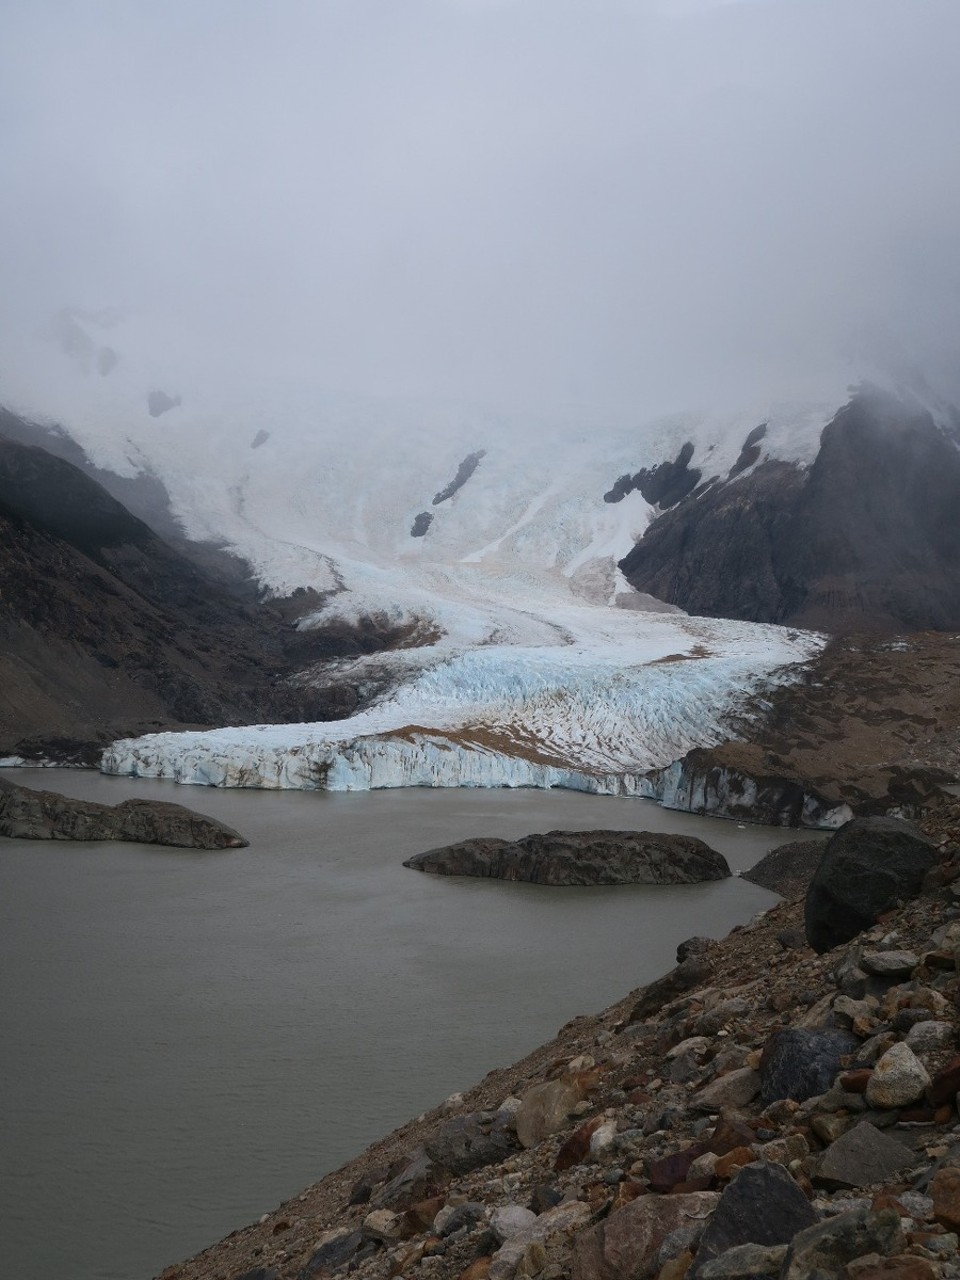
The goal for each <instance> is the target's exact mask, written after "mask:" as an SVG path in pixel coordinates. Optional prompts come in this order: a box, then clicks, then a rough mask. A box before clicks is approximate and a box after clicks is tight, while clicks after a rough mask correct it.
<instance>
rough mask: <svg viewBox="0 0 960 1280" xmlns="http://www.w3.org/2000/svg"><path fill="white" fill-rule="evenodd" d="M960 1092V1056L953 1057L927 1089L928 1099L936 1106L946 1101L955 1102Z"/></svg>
mask: <svg viewBox="0 0 960 1280" xmlns="http://www.w3.org/2000/svg"><path fill="white" fill-rule="evenodd" d="M958 1093H960V1057H956V1058H951V1059H950V1061H949V1062H948V1063H947V1065H946V1066H945V1067H941V1069H940V1070H939V1071H938V1072H937V1074H936V1075H935V1076H934V1077H933V1080H932V1081H931V1082H930V1087H929V1089H927V1100H928V1101H929V1102H930V1103H931V1105H932V1106H934V1107H939V1106H941V1105H942V1104H943V1103H945V1102H953V1100H954V1098H956V1096H957V1094H958Z"/></svg>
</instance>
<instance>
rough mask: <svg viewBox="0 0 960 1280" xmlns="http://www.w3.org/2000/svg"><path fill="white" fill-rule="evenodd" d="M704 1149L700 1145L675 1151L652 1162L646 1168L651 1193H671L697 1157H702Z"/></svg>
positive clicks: (682, 1179) (684, 1177) (683, 1178)
mask: <svg viewBox="0 0 960 1280" xmlns="http://www.w3.org/2000/svg"><path fill="white" fill-rule="evenodd" d="M704 1150H705V1148H704V1147H703V1146H702V1145H701V1144H700V1143H695V1144H694V1145H693V1146H692V1147H687V1148H686V1149H685V1150H683V1151H677V1152H675V1153H674V1154H673V1155H672V1156H663V1157H662V1158H661V1159H660V1160H654V1161H652V1162H651V1163H650V1165H649V1166H648V1167H647V1177H648V1178H649V1179H650V1189H651V1191H672V1190H673V1188H674V1187H675V1186H676V1185H677V1183H678V1182H683V1181H684V1180H685V1179H686V1176H687V1174H688V1173H689V1172H690V1166H691V1165H692V1164H693V1162H694V1160H696V1159H697V1157H698V1156H702V1155H703V1153H704Z"/></svg>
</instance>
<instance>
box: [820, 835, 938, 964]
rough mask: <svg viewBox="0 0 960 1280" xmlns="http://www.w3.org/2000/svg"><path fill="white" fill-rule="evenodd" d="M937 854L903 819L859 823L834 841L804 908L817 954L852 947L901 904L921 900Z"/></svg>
mask: <svg viewBox="0 0 960 1280" xmlns="http://www.w3.org/2000/svg"><path fill="white" fill-rule="evenodd" d="M936 859H937V851H936V848H935V847H934V845H933V843H932V841H930V840H928V839H927V838H926V837H925V836H923V835H922V834H921V833H920V832H919V831H918V830H917V829H916V827H914V826H912V825H911V824H910V823H908V822H903V821H900V820H899V819H897V818H856V819H854V820H853V821H852V822H848V823H847V824H846V826H844V827H841V829H840V830H839V831H838V832H837V833H836V835H835V836H833V837H832V839H831V840H830V841H828V843H827V847H826V849H825V850H824V853H823V857H822V859H821V860H820V864H819V866H818V867H817V870H816V872H815V874H814V877H813V879H812V880H811V882H810V887H809V889H808V890H807V896H806V902H805V906H804V925H805V928H806V932H807V941H808V942H809V943H810V945H811V947H813V949H814V951H829V950H830V949H831V948H832V947H837V946H839V945H840V944H841V943H843V942H849V940H850V939H851V938H855V937H856V936H857V934H858V933H860V932H861V931H862V930H864V929H869V928H870V926H871V925H872V924H873V923H874V922H875V921H876V919H877V918H878V917H879V916H881V915H882V914H883V913H884V911H889V910H890V908H891V907H894V906H896V904H897V903H898V902H901V901H904V900H905V899H908V898H915V897H916V895H917V894H918V893H919V892H920V888H921V885H922V884H923V878H924V876H925V875H926V873H927V872H928V871H929V870H930V869H931V868H932V867H933V865H934V863H935V862H936Z"/></svg>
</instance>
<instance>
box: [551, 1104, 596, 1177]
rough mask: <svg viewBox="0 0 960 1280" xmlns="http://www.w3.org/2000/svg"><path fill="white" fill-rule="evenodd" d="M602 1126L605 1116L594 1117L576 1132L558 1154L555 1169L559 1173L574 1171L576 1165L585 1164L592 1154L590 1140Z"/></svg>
mask: <svg viewBox="0 0 960 1280" xmlns="http://www.w3.org/2000/svg"><path fill="white" fill-rule="evenodd" d="M602 1124H603V1116H593V1118H592V1119H590V1120H587V1121H586V1123H585V1124H582V1125H581V1126H580V1128H579V1129H576V1130H574V1132H573V1133H572V1134H571V1135H570V1137H569V1138H568V1139H567V1140H566V1142H565V1143H564V1144H563V1146H562V1147H561V1148H560V1150H559V1151H558V1152H557V1158H556V1160H555V1161H554V1165H553V1167H554V1169H556V1171H557V1172H558V1173H561V1172H562V1171H563V1170H564V1169H572V1168H573V1166H574V1165H575V1164H583V1162H584V1160H585V1159H586V1158H587V1156H588V1154H589V1152H590V1139H591V1138H592V1137H593V1135H594V1134H595V1133H596V1131H597V1130H598V1129H599V1128H600V1126H601V1125H602Z"/></svg>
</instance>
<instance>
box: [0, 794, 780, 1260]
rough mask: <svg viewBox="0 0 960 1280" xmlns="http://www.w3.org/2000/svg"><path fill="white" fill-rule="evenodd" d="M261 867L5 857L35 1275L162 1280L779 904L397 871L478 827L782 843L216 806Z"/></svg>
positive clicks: (14, 1112) (12, 1120)
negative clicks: (687, 949) (677, 960)
mask: <svg viewBox="0 0 960 1280" xmlns="http://www.w3.org/2000/svg"><path fill="white" fill-rule="evenodd" d="M4 776H5V777H8V778H10V779H11V780H12V781H18V782H22V783H25V784H26V785H28V786H34V787H43V786H47V787H51V788H54V789H57V790H61V791H63V792H66V793H68V794H70V795H76V796H84V797H87V798H91V799H97V800H106V801H108V802H111V803H112V802H115V801H119V800H122V799H126V798H128V797H130V796H134V795H136V796H148V797H158V798H163V799H169V800H175V801H177V802H179V803H182V804H189V805H191V806H192V807H194V808H197V809H200V810H202V811H204V812H207V813H210V814H213V815H215V816H217V817H219V818H222V819H223V820H224V821H226V822H229V823H230V824H231V825H232V826H235V827H237V828H238V829H239V830H241V831H242V832H243V833H244V834H245V835H246V836H247V837H248V838H249V839H250V841H251V846H250V848H249V849H242V850H232V851H224V852H216V853H197V852H192V851H182V850H172V849H159V848H155V847H150V846H143V845H121V844H108V843H104V844H82V845H81V844H58V843H53V842H49V843H47V842H37V841H13V840H0V983H2V1010H3V1037H2V1047H0V1069H2V1077H0V1078H2V1085H0V1109H2V1130H0V1162H2V1169H0V1224H2V1225H0V1230H2V1233H3V1244H2V1256H3V1259H4V1271H5V1274H9V1275H22V1276H24V1277H29V1280H67V1278H68V1280H147V1278H148V1277H150V1276H153V1275H154V1274H155V1273H157V1272H158V1271H160V1270H161V1269H162V1268H163V1267H164V1266H166V1265H168V1264H169V1263H171V1262H175V1261H177V1260H179V1259H181V1258H183V1257H186V1256H187V1255H189V1254H191V1253H194V1252H196V1251H197V1250H199V1249H201V1248H203V1247H204V1246H206V1245H208V1244H211V1243H212V1242H213V1241H214V1240H216V1239H218V1238H219V1237H221V1236H223V1235H225V1234H226V1233H227V1232H229V1231H231V1230H233V1229H234V1228H236V1227H239V1226H241V1225H244V1224H245V1223H247V1222H248V1221H250V1220H251V1219H253V1218H255V1217H257V1216H259V1214H261V1213H263V1212H265V1211H266V1210H269V1209H271V1208H273V1207H274V1206H275V1205H277V1204H278V1203H280V1201H281V1200H283V1199H284V1198H286V1197H288V1196H290V1195H291V1194H293V1193H295V1192H297V1191H299V1190H300V1189H302V1187H303V1186H304V1185H306V1184H307V1183H308V1182H311V1181H314V1180H315V1179H317V1178H318V1177H319V1176H320V1175H322V1174H323V1173H325V1172H327V1171H329V1170H330V1169H333V1168H336V1167H337V1166H338V1165H340V1164H342V1163H343V1161H344V1160H346V1159H348V1158H349V1157H351V1156H353V1155H355V1154H357V1153H358V1152H359V1151H360V1150H362V1148H363V1147H364V1146H366V1145H367V1144H368V1143H369V1142H371V1141H372V1140H373V1139H375V1138H378V1137H380V1136H382V1135H383V1134H384V1133H386V1132H388V1131H389V1130H390V1129H393V1128H395V1127H396V1126H397V1125H398V1124H401V1123H403V1122H404V1121H406V1120H407V1119H409V1118H411V1116H413V1115H415V1114H417V1113H418V1112H420V1111H422V1110H424V1109H426V1108H428V1107H431V1106H434V1105H436V1104H437V1103H438V1102H440V1101H441V1100H442V1099H443V1098H444V1097H446V1096H447V1095H449V1094H450V1093H452V1092H454V1091H455V1090H458V1089H463V1088H467V1087H469V1086H470V1085H472V1084H474V1083H476V1082H477V1081H478V1080H479V1079H480V1077H481V1076H483V1075H484V1074H485V1073H486V1072H487V1071H488V1070H490V1069H491V1068H492V1067H495V1066H499V1065H504V1064H506V1063H508V1062H511V1061H513V1060H514V1059H516V1058H518V1057H519V1056H521V1055H522V1054H523V1053H525V1052H526V1051H528V1050H530V1049H532V1048H534V1047H535V1046H536V1045H537V1044H539V1043H540V1042H542V1041H543V1040H545V1039H547V1038H548V1037H550V1036H552V1035H553V1034H554V1033H555V1032H556V1031H557V1030H558V1029H559V1028H560V1026H561V1025H562V1024H563V1023H564V1022H566V1021H568V1019H570V1018H571V1017H573V1016H574V1015H576V1014H579V1013H588V1012H594V1011H596V1010H598V1009H600V1008H602V1007H603V1006H604V1005H606V1004H609V1003H611V1002H612V1001H614V1000H616V999H619V998H620V997H621V996H623V995H625V994H626V993H627V991H629V990H630V989H631V988H632V987H634V986H637V985H639V984H640V983H643V982H646V981H649V980H650V979H651V978H653V977H656V976H657V975H658V974H660V973H662V972H663V971H664V970H665V969H667V968H669V967H670V965H671V964H673V963H674V951H675V948H676V944H677V942H678V941H679V940H680V939H682V938H685V937H689V936H690V935H691V934H696V933H701V934H712V935H714V936H720V935H722V934H723V933H725V932H726V931H727V930H728V929H729V928H730V927H731V926H732V925H734V924H736V923H738V922H741V921H744V920H746V919H748V918H749V917H750V916H751V915H753V914H754V913H755V912H756V911H757V910H759V909H762V908H763V907H766V906H769V905H770V904H771V903H773V902H774V901H776V899H775V898H774V896H773V895H772V894H770V893H767V892H766V891H765V890H763V889H760V888H758V887H756V886H754V885H751V884H749V883H747V882H744V881H741V880H738V879H731V880H727V881H723V882H719V883H713V884H704V885H691V886H676V887H644V886H618V887H614V888H593V889H549V888H544V887H540V886H534V885H517V884H504V883H500V882H496V881H487V880H465V879H446V878H440V877H432V876H424V875H421V874H418V873H416V872H413V871H408V870H405V869H404V868H403V867H402V866H401V862H402V860H403V859H404V858H405V857H408V856H409V855H410V854H412V853H416V852H419V851H420V850H422V849H428V848H432V847H435V846H436V845H440V844H444V843H449V842H450V841H453V840H459V839H463V838H465V837H467V836H471V835H481V834H482V835H493V836H518V835H523V834H526V833H527V832H529V831H538V830H539V831H545V830H549V829H550V828H552V827H567V828H580V829H586V828H591V827H601V826H602V827H611V828H620V829H642V828H645V829H648V830H667V831H684V832H688V833H690V834H694V835H698V836H700V837H701V838H703V839H705V840H706V841H707V842H708V843H710V844H712V845H713V846H714V847H715V848H717V849H719V850H721V852H723V853H724V854H726V856H727V858H728V860H729V861H730V864H731V866H732V867H734V868H740V869H746V868H747V867H749V866H751V865H752V864H753V863H754V862H755V861H756V860H757V858H759V857H760V856H762V854H763V853H765V852H766V851H767V849H768V848H770V847H771V846H772V845H774V844H777V843H780V842H782V841H783V840H784V839H786V838H789V836H788V835H787V833H784V832H782V831H776V830H772V829H769V828H762V827H753V828H749V829H746V830H738V828H737V827H736V825H735V824H733V823H727V822H721V821H716V820H709V819H697V818H691V817H689V816H686V815H682V814H673V813H669V812H666V811H664V810H661V809H659V808H658V807H657V806H656V805H655V804H653V803H652V802H650V801H643V800H631V799H616V798H611V797H595V796H585V795H579V794H575V793H572V792H560V791H552V792H541V791H464V790H458V791H453V790H451V791H424V790H409V791H378V792H371V793H354V794H339V795H338V794H331V793H324V792H314V793H304V792H265V791H256V792H254V791H215V790H209V789H199V788H186V787H176V786H174V784H172V783H168V782H149V781H130V780H126V779H116V778H103V777H100V776H99V775H97V774H91V773H79V772H72V771H35V770H34V771H27V770H9V771H5V773H4Z"/></svg>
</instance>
